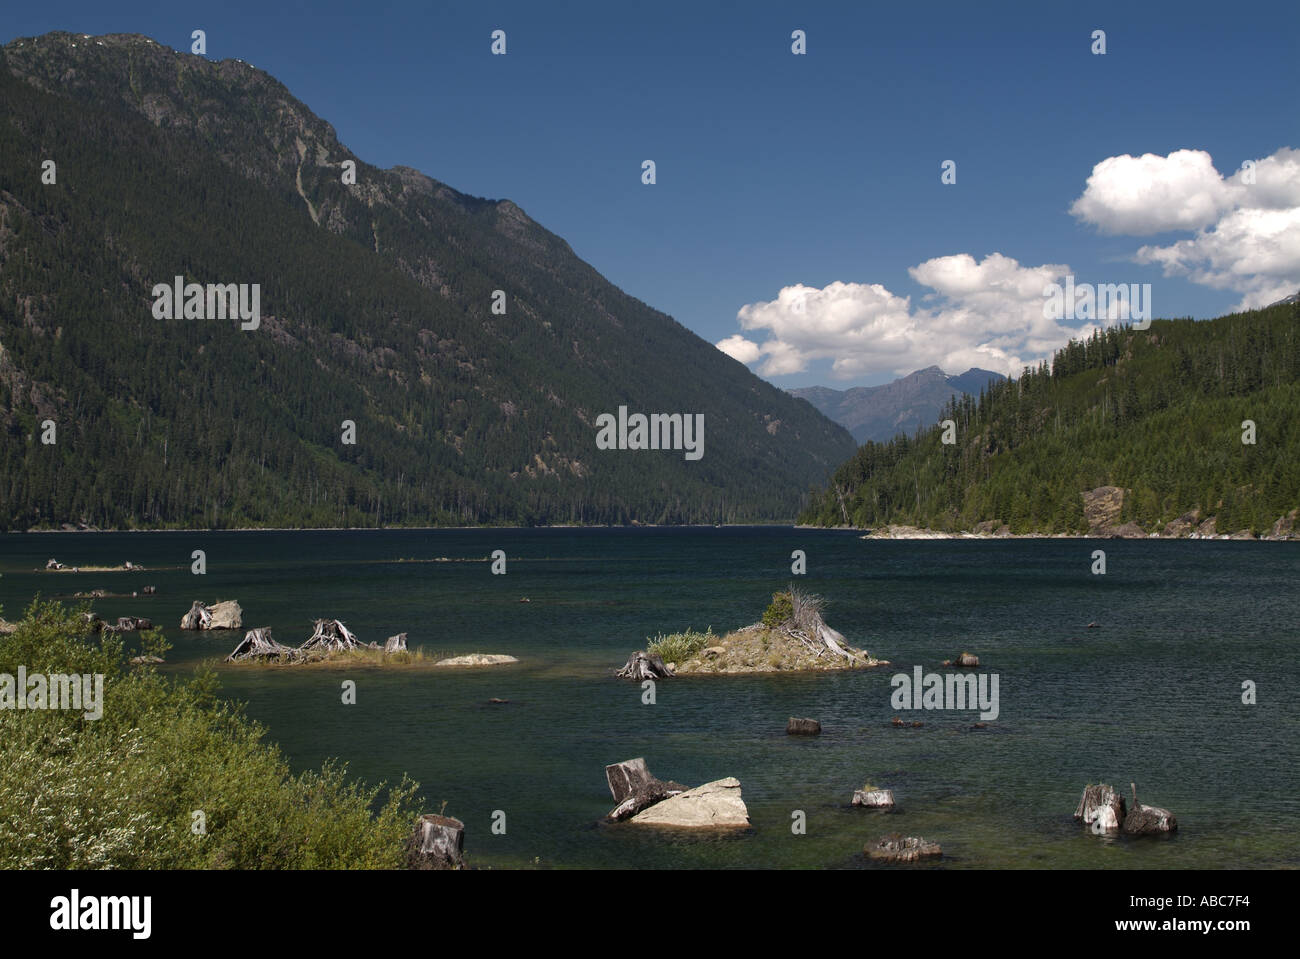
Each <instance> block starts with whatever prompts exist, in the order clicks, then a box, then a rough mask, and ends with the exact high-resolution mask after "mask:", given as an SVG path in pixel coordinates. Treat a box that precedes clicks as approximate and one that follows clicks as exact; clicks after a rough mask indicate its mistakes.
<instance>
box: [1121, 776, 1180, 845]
mask: <svg viewBox="0 0 1300 959" xmlns="http://www.w3.org/2000/svg"><path fill="white" fill-rule="evenodd" d="M1130 785H1131V786H1132V787H1133V808H1132V809H1130V810H1129V813H1128V815H1127V816H1125V817H1124V826H1123V828H1124V833H1125V835H1129V836H1159V835H1164V834H1166V833H1171V832H1177V831H1178V820H1177V819H1176V818H1175V817H1174V814H1173V813H1171V812H1170V811H1169V810H1168V809H1161V808H1160V807H1159V806H1148V805H1145V804H1144V803H1140V802H1138V791H1137V784H1136V783H1130Z"/></svg>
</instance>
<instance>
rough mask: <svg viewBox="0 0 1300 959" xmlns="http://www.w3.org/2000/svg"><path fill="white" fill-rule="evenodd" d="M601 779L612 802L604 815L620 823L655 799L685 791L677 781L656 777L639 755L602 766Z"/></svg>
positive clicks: (652, 803)
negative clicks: (612, 798) (607, 787)
mask: <svg viewBox="0 0 1300 959" xmlns="http://www.w3.org/2000/svg"><path fill="white" fill-rule="evenodd" d="M605 781H606V782H607V783H609V791H610V794H611V795H612V796H613V797H614V803H615V805H614V808H613V809H611V810H610V811H609V813H608V814H607V815H606V816H605V818H606V819H607V820H609V821H610V822H621V821H622V820H624V819H627V818H629V817H631V816H635V815H636V814H637V813H639V812H641V810H643V809H646V808H648V807H650V806H653V805H654V804H655V803H657V802H661V801H662V800H664V799H668V798H669V797H670V796H676V795H678V794H680V793H683V792H685V791H686V787H685V786H683V785H682V784H681V783H675V782H672V781H668V782H664V781H663V780H660V779H656V778H655V777H654V776H652V775H651V774H650V770H649V769H648V768H646V764H645V760H644V759H642V758H641V757H639V756H638V757H637V758H636V759H628V760H625V761H624V762H621V763H614V764H613V765H610V766H606V767H605Z"/></svg>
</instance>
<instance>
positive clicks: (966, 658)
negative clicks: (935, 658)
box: [943, 652, 980, 669]
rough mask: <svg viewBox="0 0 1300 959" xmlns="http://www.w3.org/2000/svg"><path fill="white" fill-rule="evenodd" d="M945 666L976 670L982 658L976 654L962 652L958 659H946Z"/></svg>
mask: <svg viewBox="0 0 1300 959" xmlns="http://www.w3.org/2000/svg"><path fill="white" fill-rule="evenodd" d="M943 664H944V665H945V666H960V667H961V668H962V669H974V668H975V667H976V666H978V665H979V664H980V658H979V657H978V656H976V655H975V654H974V653H967V652H961V653H958V654H957V658H956V659H945V660H944V661H943Z"/></svg>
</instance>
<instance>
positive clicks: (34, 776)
mask: <svg viewBox="0 0 1300 959" xmlns="http://www.w3.org/2000/svg"><path fill="white" fill-rule="evenodd" d="M81 612H82V611H81V610H74V611H69V610H67V609H65V608H64V607H63V606H62V605H61V604H59V603H40V602H39V601H38V602H34V603H33V604H32V605H31V607H30V608H29V609H28V611H27V614H26V616H25V618H24V619H23V621H22V623H21V624H19V627H18V630H17V631H16V632H15V633H13V634H12V635H9V636H0V673H9V674H10V675H14V674H16V672H17V668H18V666H20V665H23V666H26V667H27V672H28V674H29V675H31V674H33V673H92V674H94V673H102V674H103V675H104V686H103V701H102V703H101V707H102V710H103V715H102V718H100V719H98V720H87V719H85V718H83V715H82V713H81V712H74V711H71V710H22V711H18V710H12V709H6V710H0V743H3V744H4V750H3V758H4V761H3V762H0V868H4V869H226V868H228V869H338V868H370V869H374V868H400V867H401V866H402V865H403V844H404V842H405V840H406V839H407V837H408V836H409V834H410V832H411V830H412V828H413V824H414V820H415V817H416V816H417V815H418V812H419V810H418V808H417V805H416V802H415V796H416V789H417V787H416V786H415V784H414V783H412V782H410V781H409V780H407V779H405V778H403V781H402V782H401V783H400V784H399V785H397V786H395V787H393V788H391V789H388V790H387V791H386V795H383V794H384V792H385V790H384V787H383V785H382V784H381V785H380V786H377V787H373V788H370V787H365V786H363V785H360V784H358V783H357V782H355V781H352V780H350V779H349V778H348V777H347V775H346V767H345V766H342V765H336V764H328V763H327V764H326V765H325V766H324V768H322V769H321V770H320V771H318V772H317V771H308V772H304V773H301V774H297V775H295V774H293V773H292V772H291V770H290V769H289V765H288V763H287V762H286V760H285V758H284V756H283V755H282V754H281V752H280V750H279V749H278V748H277V747H276V746H274V745H271V744H268V743H266V742H264V741H263V736H264V734H265V730H264V729H263V727H261V726H260V725H258V724H256V723H254V722H252V721H250V720H249V719H247V718H246V717H245V716H244V715H243V712H242V708H241V707H239V706H237V705H233V704H231V703H228V702H225V701H222V700H220V699H218V698H217V695H216V691H217V682H216V678H215V676H214V675H213V674H212V673H211V672H210V671H208V672H201V673H198V674H196V675H195V676H194V677H193V678H192V679H186V680H173V679H171V678H169V677H166V676H163V675H160V674H159V673H158V672H157V671H156V670H152V669H144V670H129V671H128V670H126V669H125V668H124V654H123V648H122V643H121V640H120V639H119V638H118V637H117V636H114V635H107V636H103V637H101V638H99V639H95V638H93V637H91V636H89V635H88V633H87V626H86V624H85V622H84V620H83V619H82V616H81ZM158 638H159V637H157V636H155V637H152V638H151V644H152V645H153V646H154V648H158V645H157V644H158ZM381 796H383V798H382V799H381ZM200 811H201V812H202V813H203V824H204V831H202V832H196V831H195V829H194V827H195V825H196V823H197V822H198V821H199V820H198V819H197V817H196V816H195V815H194V814H195V813H196V812H200Z"/></svg>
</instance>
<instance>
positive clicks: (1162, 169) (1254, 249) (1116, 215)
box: [1070, 147, 1300, 309]
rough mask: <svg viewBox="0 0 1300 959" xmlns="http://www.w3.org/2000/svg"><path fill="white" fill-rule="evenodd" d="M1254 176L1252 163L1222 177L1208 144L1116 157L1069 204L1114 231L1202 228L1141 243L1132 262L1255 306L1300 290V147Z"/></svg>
mask: <svg viewBox="0 0 1300 959" xmlns="http://www.w3.org/2000/svg"><path fill="white" fill-rule="evenodd" d="M1251 179H1252V175H1251V174H1248V173H1247V171H1246V170H1244V169H1238V170H1237V171H1236V172H1235V173H1233V175H1232V176H1230V177H1227V178H1224V177H1222V176H1220V174H1219V172H1218V171H1217V170H1215V168H1214V164H1213V162H1212V161H1211V159H1210V155H1209V154H1208V153H1206V152H1205V151H1203V150H1178V151H1176V152H1174V153H1171V154H1169V156H1168V157H1160V156H1156V155H1154V154H1150V153H1148V154H1146V155H1144V156H1142V157H1139V158H1136V159H1135V158H1134V157H1131V156H1119V157H1110V158H1109V159H1106V160H1103V161H1102V162H1101V163H1098V164H1097V165H1096V166H1095V167H1093V170H1092V175H1091V176H1090V177H1088V182H1087V185H1086V186H1085V188H1084V192H1083V195H1082V196H1080V197H1079V199H1078V200H1076V201H1075V202H1074V205H1073V206H1072V207H1071V208H1070V212H1071V213H1073V214H1074V215H1075V216H1076V217H1078V218H1080V219H1081V220H1084V221H1085V222H1088V223H1091V224H1093V225H1095V226H1097V227H1098V228H1099V229H1101V230H1103V231H1104V232H1109V233H1125V234H1130V235H1133V236H1146V235H1149V234H1152V233H1159V232H1161V231H1165V230H1181V231H1187V232H1193V231H1194V232H1195V236H1193V237H1192V238H1190V239H1184V240H1178V241H1176V242H1174V243H1172V244H1170V245H1169V246H1156V245H1146V246H1143V247H1141V248H1140V249H1139V250H1138V251H1137V253H1136V254H1135V256H1134V260H1135V261H1136V262H1138V263H1147V264H1157V265H1159V266H1160V267H1162V268H1163V270H1164V274H1165V275H1166V276H1186V277H1187V278H1188V279H1190V280H1192V282H1194V283H1200V284H1202V285H1204V286H1209V287H1212V288H1214V289H1218V290H1231V291H1233V292H1236V293H1240V294H1241V300H1240V302H1239V303H1238V304H1237V308H1238V309H1250V308H1252V307H1258V306H1264V305H1267V304H1268V303H1271V302H1273V301H1275V300H1278V299H1281V298H1282V297H1284V296H1287V295H1289V294H1291V293H1294V292H1296V290H1297V288H1300V150H1295V149H1291V148H1289V147H1283V148H1282V149H1280V150H1278V151H1277V152H1276V153H1274V154H1273V155H1272V156H1270V157H1265V158H1264V159H1262V160H1257V161H1255V169H1254V171H1253V180H1254V182H1251Z"/></svg>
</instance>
